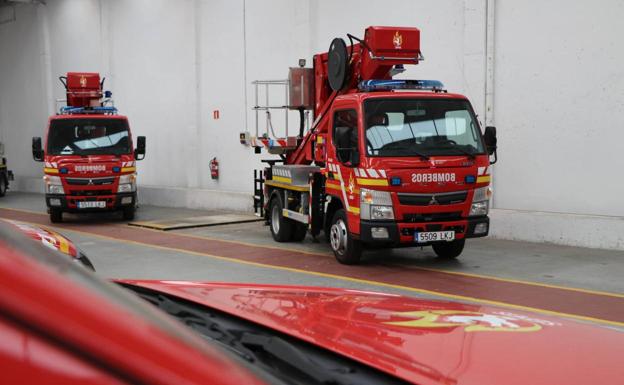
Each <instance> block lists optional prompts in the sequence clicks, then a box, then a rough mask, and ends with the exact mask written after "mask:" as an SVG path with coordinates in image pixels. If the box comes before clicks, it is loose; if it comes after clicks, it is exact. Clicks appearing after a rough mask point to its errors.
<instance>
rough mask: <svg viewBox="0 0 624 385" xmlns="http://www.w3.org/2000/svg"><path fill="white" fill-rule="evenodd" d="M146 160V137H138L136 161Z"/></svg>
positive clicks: (135, 151) (135, 153) (135, 152)
mask: <svg viewBox="0 0 624 385" xmlns="http://www.w3.org/2000/svg"><path fill="white" fill-rule="evenodd" d="M143 158H145V137H144V136H137V145H136V148H135V149H134V159H136V160H143Z"/></svg>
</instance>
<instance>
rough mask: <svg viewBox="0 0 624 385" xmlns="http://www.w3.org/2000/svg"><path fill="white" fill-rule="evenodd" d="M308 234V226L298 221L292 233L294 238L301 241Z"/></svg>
mask: <svg viewBox="0 0 624 385" xmlns="http://www.w3.org/2000/svg"><path fill="white" fill-rule="evenodd" d="M307 234H308V226H307V225H304V224H303V223H300V222H297V223H296V224H295V230H294V231H293V233H292V240H293V241H295V242H301V241H303V240H304V239H305V237H306V235H307Z"/></svg>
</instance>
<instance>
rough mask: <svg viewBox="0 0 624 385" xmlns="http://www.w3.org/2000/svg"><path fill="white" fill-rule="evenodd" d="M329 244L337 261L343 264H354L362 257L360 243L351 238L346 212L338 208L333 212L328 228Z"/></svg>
mask: <svg viewBox="0 0 624 385" xmlns="http://www.w3.org/2000/svg"><path fill="white" fill-rule="evenodd" d="M329 239H330V241H329V244H330V246H331V248H332V251H333V252H334V256H335V257H336V260H338V262H340V263H342V264H344V265H355V264H357V263H359V262H360V259H361V257H362V243H361V242H360V241H358V240H356V239H353V237H352V236H351V233H349V227H348V222H347V213H346V212H345V211H344V209H340V210H338V211H336V213H334V217H333V218H332V221H331V226H330V228H329Z"/></svg>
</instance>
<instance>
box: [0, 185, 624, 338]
mask: <svg viewBox="0 0 624 385" xmlns="http://www.w3.org/2000/svg"><path fill="white" fill-rule="evenodd" d="M0 208H5V209H10V210H4V211H2V212H0V216H7V215H9V214H10V215H22V216H26V217H25V218H26V219H28V218H30V220H33V219H32V218H37V221H41V223H47V224H48V225H50V224H49V222H47V218H46V217H44V216H43V215H41V214H44V213H45V204H44V200H43V196H41V195H39V194H23V193H15V192H9V193H8V194H7V196H5V197H4V198H0ZM213 213H217V212H207V211H199V210H188V209H179V208H163V207H153V206H142V207H140V208H139V210H138V211H137V220H156V219H169V218H184V217H189V216H203V215H210V214H213ZM28 215H30V217H28ZM22 220H24V219H22ZM65 220H66V222H67V224H65V223H64V224H63V226H62V227H59V228H58V229H57V230H58V231H60V232H61V233H63V234H65V235H67V236H68V237H69V238H71V239H72V240H73V241H74V242H75V243H76V244H77V245H78V246H79V247H80V248H81V249H82V250H83V251H84V252H85V253H86V254H87V255H88V256H89V258H90V259H91V260H92V261H93V263H94V265H95V266H96V269H97V273H98V274H99V275H101V276H102V277H106V278H150V279H174V280H197V281H223V282H253V283H275V284H296V285H311V286H333V287H346V288H353V289H361V290H375V291H382V292H390V293H398V294H404V295H409V296H418V297H427V298H439V299H449V298H450V299H453V300H461V301H476V302H480V301H481V300H483V301H484V302H485V303H491V302H492V301H489V299H491V298H490V297H489V296H488V295H490V294H493V293H487V291H488V286H487V284H491V283H496V284H515V285H517V288H516V287H513V288H511V289H512V291H513V290H515V292H514V295H512V296H509V300H508V301H505V302H503V303H502V305H505V304H508V305H509V306H514V305H518V304H524V302H523V301H522V300H523V298H521V297H522V296H523V292H524V290H525V289H526V288H528V289H531V290H536V289H539V290H544V291H545V294H551V293H550V292H549V293H546V291H552V290H555V291H558V295H560V296H559V297H557V298H558V300H557V301H564V302H565V301H567V300H568V299H569V301H570V303H571V304H572V303H576V304H578V303H579V302H578V301H589V300H588V299H583V298H580V297H578V296H579V295H586V293H585V292H589V293H591V295H593V296H594V297H593V298H596V299H608V300H611V301H615V300H619V299H622V305H623V308H622V309H619V310H624V282H623V281H622V279H621V277H622V276H624V253H623V252H617V251H609V250H597V249H582V248H575V247H564V246H556V245H549V244H536V243H526V242H515V241H504V240H495V239H489V238H484V239H475V240H470V241H469V242H467V244H466V249H465V250H464V253H463V254H462V256H461V257H460V258H459V259H458V260H455V261H441V260H438V259H436V258H435V257H434V254H433V252H432V250H431V249H430V248H424V249H421V248H406V249H395V250H376V251H370V252H367V253H366V258H365V261H364V263H363V266H359V267H357V268H353V269H351V270H344V268H345V267H344V266H340V265H338V264H337V263H335V262H334V261H333V255H332V254H331V251H330V250H329V246H328V245H327V243H326V242H325V240H324V238H323V237H319V239H318V240H313V239H312V238H311V237H310V236H308V237H307V238H306V239H305V240H304V242H302V243H288V244H278V243H275V242H274V241H273V239H272V238H271V236H270V233H269V230H268V228H267V227H266V226H264V225H263V223H262V222H255V223H243V224H233V225H223V226H215V227H202V228H195V229H187V230H177V231H168V232H166V233H162V232H159V233H160V234H162V237H163V238H164V237H175V236H184V238H180V239H185V240H197V241H198V242H200V241H204V240H205V242H209V241H210V240H219V241H223V240H225V241H230V242H227V243H223V242H221V243H218V245H219V246H218V247H216V246H211V247H213V249H209V250H208V252H194V251H188V250H183V249H178V248H177V247H176V246H175V243H174V244H173V245H174V246H173V247H169V244H167V246H166V247H163V246H154V245H151V244H148V243H145V242H135V241H132V240H127V239H121V238H123V237H120V238H119V239H117V238H116V237H110V236H103V235H102V234H100V233H98V231H97V229H100V228H107V229H114V230H115V231H122V232H125V231H127V230H126V229H128V228H129V227H128V226H126V225H125V223H124V222H123V221H122V220H121V215H120V214H118V213H116V214H98V215H85V216H78V215H65ZM133 231H134V232H138V231H144V232H145V234H147V235H152V236H153V234H154V232H155V231H154V230H143V229H141V230H139V229H136V230H135V229H133ZM241 243H243V245H241ZM230 245H231V247H239V246H240V247H246V249H245V250H247V251H245V252H241V253H242V254H241V255H242V257H241V258H242V259H240V260H239V259H237V257H236V256H234V257H231V256H230V257H223V255H226V254H223V253H225V252H226V251H227V250H225V249H227V248H229V247H230ZM249 250H252V253H253V251H254V250H262V251H263V252H266V253H268V255H269V257H268V259H267V258H264V259H262V260H261V261H260V263H258V260H254V259H253V258H252V259H250V258H247V259H245V258H246V257H244V256H243V254H244V253H247V254H249ZM258 252H259V251H258ZM283 252H288V253H293V258H298V259H299V260H298V263H300V265H297V266H296V267H297V268H292V266H291V265H287V264H284V263H282V262H280V261H279V260H278V258H277V257H276V258H275V260H272V259H271V258H270V255H271V253H273V254H275V255H277V254H279V253H282V254H283ZM247 254H245V255H247ZM227 255H231V254H227ZM234 255H235V254H234ZM320 264H322V265H323V266H326V267H325V268H324V269H325V270H322V269H321V270H319V266H321V265H320ZM350 271H354V272H358V274H360V275H351V274H350ZM374 272H376V273H377V274H375V273H374ZM380 272H381V273H380ZM395 272H396V274H397V281H396V284H394V283H395V282H394V281H393V275H392V274H395ZM410 273H413V274H414V275H413V277H414V279H413V280H411V281H410V276H409V275H408V276H407V278H405V277H404V280H403V281H400V280H399V278H398V277H399V275H405V274H410ZM362 274H364V275H362ZM423 274H425V275H423ZM434 275H435V276H436V279H437V281H434V283H433V284H431V283H427V284H426V283H425V282H424V278H426V279H429V278H431V276H434ZM438 276H439V277H438ZM362 277H365V279H361V278H362ZM419 277H420V278H419ZM405 279H407V280H408V281H409V285H406V284H405ZM421 279H423V282H422V285H421V282H420V280H421ZM451 279H453V280H456V279H461V281H459V283H458V282H454V283H453V284H459V285H464V286H460V293H461V288H462V287H463V288H464V289H465V290H467V291H468V289H470V288H471V286H472V285H484V282H485V286H484V287H483V290H482V292H478V293H483V295H482V296H481V295H479V296H472V297H469V298H464V297H462V296H461V295H454V296H453V295H449V294H448V293H447V292H446V291H445V286H446V284H447V283H448V284H449V285H450V284H451V281H450V280H451ZM445 280H447V281H445ZM517 281H520V282H517ZM401 282H403V283H401ZM488 282H489V283H488ZM427 285H429V286H427ZM432 285H433V286H432ZM553 286H554V288H553ZM560 287H561V288H563V290H561V288H560ZM566 288H571V289H572V290H568V289H566ZM438 289H439V290H438ZM577 289H578V290H577ZM492 290H493V291H494V290H497V288H496V287H495V286H492ZM455 293H456V294H457V292H455ZM562 293H563V294H562ZM611 293H613V294H611ZM526 295H527V296H528V295H531V296H535V292H534V291H532V292H530V293H529V292H527V294H526ZM538 295H539V293H538ZM561 295H564V296H563V297H562V296H561ZM561 298H563V300H562V299H561ZM588 298H589V297H588ZM488 301H489V302H488ZM574 301H577V302H574ZM500 302H501V301H500V300H497V303H500ZM592 302H593V301H592ZM606 303H607V302H605V304H606ZM619 304H620V303H619V302H618V303H615V302H613V303H610V305H609V307H613V306H616V305H619ZM524 305H525V306H526V304H524ZM604 306H607V305H604ZM536 307H537V310H540V307H539V306H536ZM553 309H554V310H557V308H555V307H553ZM553 309H550V308H549V307H548V306H545V307H544V311H545V312H550V313H551V314H552V310H553ZM594 310H595V309H594ZM594 310H592V311H594ZM600 310H601V309H597V310H596V313H595V314H598V315H599V316H593V313H591V312H590V313H583V312H579V313H578V314H579V318H580V319H582V320H583V319H585V320H587V319H589V320H590V321H592V322H595V323H598V324H600V323H601V320H602V318H601V316H600V314H603V313H600ZM602 310H605V309H602ZM611 310H612V309H611ZM565 314H572V315H573V316H574V314H576V313H574V312H572V313H570V312H568V311H566V312H565ZM587 314H590V315H591V317H586V316H587ZM605 314H606V313H605ZM581 316H585V317H581ZM609 317H611V318H608V317H606V316H605V325H609V326H615V327H616V328H621V327H624V317H622V319H621V320H620V319H619V317H620V313H617V314H609ZM573 318H575V317H573ZM607 318H608V319H607Z"/></svg>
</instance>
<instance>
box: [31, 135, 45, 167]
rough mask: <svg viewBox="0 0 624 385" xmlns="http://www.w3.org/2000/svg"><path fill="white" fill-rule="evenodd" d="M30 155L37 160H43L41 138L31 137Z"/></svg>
mask: <svg viewBox="0 0 624 385" xmlns="http://www.w3.org/2000/svg"><path fill="white" fill-rule="evenodd" d="M32 156H33V159H34V160H35V161H37V162H43V147H42V146H41V138H40V137H38V136H34V137H33V138H32Z"/></svg>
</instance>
